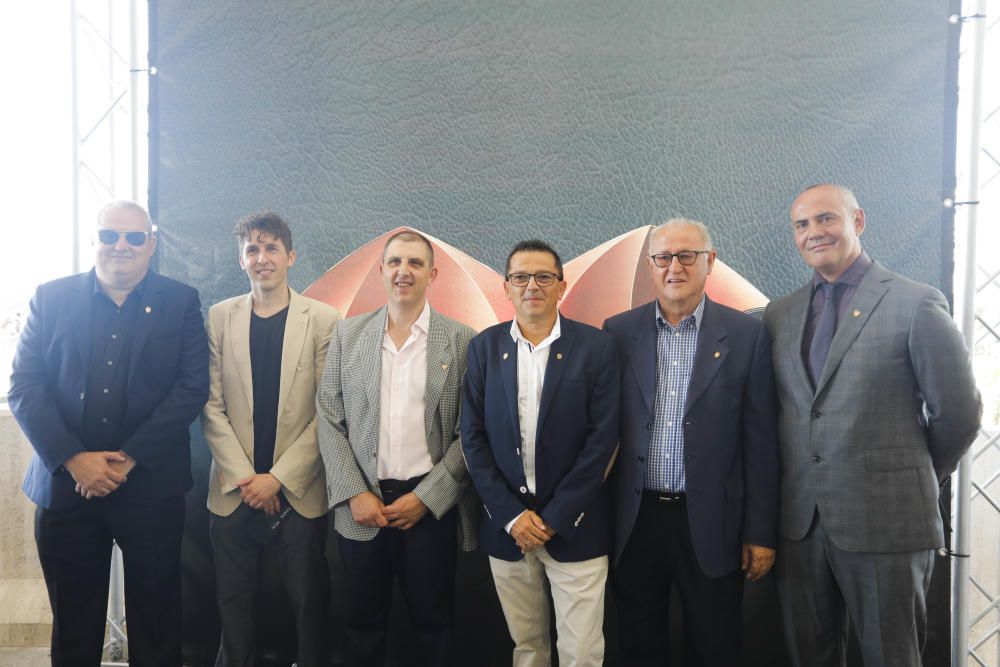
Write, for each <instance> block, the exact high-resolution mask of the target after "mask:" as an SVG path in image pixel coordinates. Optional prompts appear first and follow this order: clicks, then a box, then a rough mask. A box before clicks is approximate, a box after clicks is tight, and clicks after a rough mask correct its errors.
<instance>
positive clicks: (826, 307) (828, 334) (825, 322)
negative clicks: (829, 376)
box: [809, 283, 837, 387]
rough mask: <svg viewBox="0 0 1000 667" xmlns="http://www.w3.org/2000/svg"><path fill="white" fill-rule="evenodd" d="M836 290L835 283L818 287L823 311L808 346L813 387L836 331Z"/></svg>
mask: <svg viewBox="0 0 1000 667" xmlns="http://www.w3.org/2000/svg"><path fill="white" fill-rule="evenodd" d="M836 288H837V284H836V283H820V285H819V289H820V292H821V293H822V295H823V310H822V312H820V314H819V320H817V322H816V331H815V332H814V333H813V339H812V342H811V343H810V344H809V377H810V378H811V379H812V381H813V386H814V387H815V386H816V384H817V383H818V382H819V377H820V375H822V374H823V366H824V365H825V364H826V358H827V356H828V355H829V354H830V342H831V341H832V340H833V334H834V333H835V332H836V331H837V306H836V304H835V303H834V298H833V295H834V290H836Z"/></svg>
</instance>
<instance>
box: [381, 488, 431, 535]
mask: <svg viewBox="0 0 1000 667" xmlns="http://www.w3.org/2000/svg"><path fill="white" fill-rule="evenodd" d="M425 514H427V505H424V501H422V500H420V498H419V497H418V496H417V494H415V493H413V492H412V491H411V492H409V493H404V494H403V495H401V496H400V497H399V498H396V500H394V501H393V503H392V504H391V505H383V506H382V515H383V516H384V517H385V520H386V521H388V522H389V527H390V528H399V529H400V530H409V529H410V528H413V527H414V526H415V525H417V522H418V521H420V520H421V519H423V518H424V515H425Z"/></svg>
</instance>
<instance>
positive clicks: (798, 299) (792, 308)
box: [786, 281, 813, 392]
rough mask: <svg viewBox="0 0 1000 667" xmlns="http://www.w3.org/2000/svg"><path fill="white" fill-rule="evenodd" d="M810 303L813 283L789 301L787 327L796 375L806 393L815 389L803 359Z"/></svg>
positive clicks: (800, 290)
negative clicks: (803, 339) (789, 333)
mask: <svg viewBox="0 0 1000 667" xmlns="http://www.w3.org/2000/svg"><path fill="white" fill-rule="evenodd" d="M810 301H812V281H809V283H807V284H806V285H805V287H802V288H800V289H799V291H798V293H797V294H796V295H795V297H794V298H793V299H791V300H790V301H789V305H788V310H787V311H786V317H787V319H786V326H787V327H788V330H789V331H791V332H792V338H791V347H792V349H791V350H790V352H791V355H792V357H793V358H794V359H795V362H794V366H795V374H796V376H797V377H798V380H799V383H800V384H801V385H802V386H803V387H804V388H805V389H804V391H806V392H810V391H812V389H813V385H812V380H811V379H809V371H808V369H806V362H805V360H804V359H803V358H802V337H803V336H805V335H806V319H807V318H808V316H809V303H810Z"/></svg>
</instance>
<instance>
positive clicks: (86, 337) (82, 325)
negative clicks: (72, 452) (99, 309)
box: [69, 270, 97, 405]
mask: <svg viewBox="0 0 1000 667" xmlns="http://www.w3.org/2000/svg"><path fill="white" fill-rule="evenodd" d="M86 275H87V276H89V277H90V279H89V280H88V279H85V280H84V281H83V285H82V286H81V287H80V293H79V294H78V295H77V298H76V299H73V302H72V303H71V304H70V310H71V315H72V316H71V318H70V320H69V321H70V322H74V323H75V326H76V327H77V328H76V331H75V332H74V333H75V338H76V349H77V352H78V353H79V355H80V377H82V378H84V381H83V384H82V385H81V386H82V387H84V388H85V387H86V386H87V377H88V376H89V375H90V343H91V341H90V328H91V304H92V302H93V298H94V288H95V286H96V284H97V277H96V275H95V273H94V271H93V270H91V271H90V273H88V274H86ZM81 405H83V403H82V401H81Z"/></svg>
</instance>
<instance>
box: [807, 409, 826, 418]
mask: <svg viewBox="0 0 1000 667" xmlns="http://www.w3.org/2000/svg"><path fill="white" fill-rule="evenodd" d="M810 416H811V417H812V418H813V419H819V418H820V417H822V416H823V413H822V412H820V411H819V410H813V412H812V415H810Z"/></svg>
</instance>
